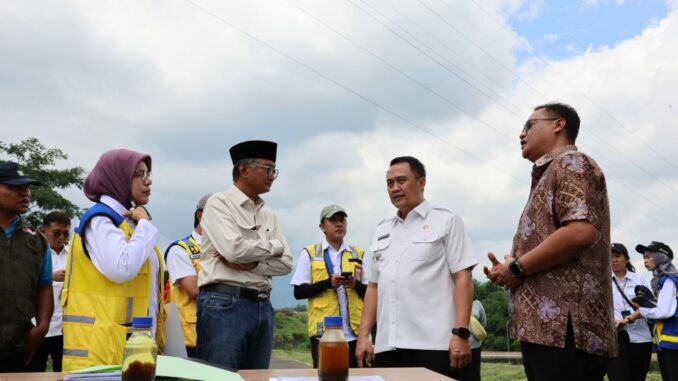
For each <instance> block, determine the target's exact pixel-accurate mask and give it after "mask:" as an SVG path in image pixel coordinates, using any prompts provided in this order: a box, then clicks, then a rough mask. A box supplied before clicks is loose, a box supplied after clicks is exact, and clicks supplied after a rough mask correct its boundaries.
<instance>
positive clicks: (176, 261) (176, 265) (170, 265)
mask: <svg viewBox="0 0 678 381" xmlns="http://www.w3.org/2000/svg"><path fill="white" fill-rule="evenodd" d="M191 237H193V239H194V240H195V242H197V243H198V245H200V244H201V242H202V236H201V235H200V234H198V233H197V232H196V231H195V230H193V233H191ZM201 254H202V253H201ZM167 271H169V275H170V279H172V283H173V284H176V283H177V281H178V280H179V279H182V278H186V277H187V276H198V272H197V271H195V267H194V266H193V262H192V261H191V257H190V256H188V254H187V253H186V249H184V248H183V247H181V246H179V245H174V246H172V247H171V248H170V249H169V252H167Z"/></svg>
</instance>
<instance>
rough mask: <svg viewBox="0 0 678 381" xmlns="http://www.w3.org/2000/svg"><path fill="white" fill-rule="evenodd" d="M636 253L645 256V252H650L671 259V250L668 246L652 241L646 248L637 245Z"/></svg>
mask: <svg viewBox="0 0 678 381" xmlns="http://www.w3.org/2000/svg"><path fill="white" fill-rule="evenodd" d="M636 251H637V252H639V253H640V254H645V252H646V251H651V252H653V253H662V254H666V255H667V256H668V257H669V258H671V259H673V250H671V248H670V247H669V245H667V244H665V243H664V242H659V241H652V243H650V244H649V245H647V246H643V245H637V246H636Z"/></svg>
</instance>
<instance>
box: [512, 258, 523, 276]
mask: <svg viewBox="0 0 678 381" xmlns="http://www.w3.org/2000/svg"><path fill="white" fill-rule="evenodd" d="M508 268H509V271H510V272H511V275H513V277H514V278H520V277H522V276H523V275H525V270H523V266H521V265H520V262H518V260H517V259H514V260H513V262H511V263H509V265H508Z"/></svg>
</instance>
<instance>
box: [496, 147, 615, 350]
mask: <svg viewBox="0 0 678 381" xmlns="http://www.w3.org/2000/svg"><path fill="white" fill-rule="evenodd" d="M578 220H585V221H588V222H589V223H591V224H592V225H593V226H594V227H595V228H596V229H597V230H598V235H597V238H596V241H595V243H594V244H593V245H591V246H590V247H588V248H586V249H583V250H582V251H581V253H580V254H579V255H578V256H577V257H576V258H574V259H572V260H570V261H569V262H567V263H564V264H562V265H560V266H558V267H554V268H552V269H549V270H546V271H543V272H540V273H538V274H535V275H533V276H530V277H527V278H525V280H524V282H523V283H522V284H521V285H520V286H519V287H518V288H517V289H516V290H515V291H514V292H512V293H511V296H510V301H509V315H510V318H511V336H512V337H513V338H515V339H518V340H520V341H526V342H530V343H535V344H541V345H546V346H551V347H559V348H563V347H564V346H565V334H566V332H567V320H568V316H569V318H570V319H571V321H572V327H573V329H574V338H575V345H576V347H577V349H579V350H582V351H584V352H587V353H592V354H595V355H600V356H604V357H611V356H615V355H616V353H617V339H616V332H615V328H614V315H613V306H612V286H611V282H610V274H611V272H612V270H611V267H610V211H609V206H608V200H607V187H606V185H605V176H604V175H603V172H602V171H601V169H600V168H599V167H598V165H597V164H596V162H595V161H593V159H591V158H590V157H588V156H586V155H584V154H583V153H581V152H578V151H577V147H576V146H574V145H569V146H565V147H560V148H557V149H555V150H553V151H551V152H549V153H548V154H546V155H544V156H542V157H541V158H540V159H539V160H537V161H536V162H535V165H534V168H533V170H532V186H531V190H530V197H529V199H528V200H527V205H525V209H524V210H523V214H522V216H521V217H520V223H519V224H518V232H517V233H516V235H515V237H514V238H513V249H512V253H511V255H512V256H514V257H515V258H520V257H521V256H523V255H525V254H526V253H528V252H530V250H532V249H534V248H535V247H537V246H538V245H539V244H541V243H542V242H543V241H544V240H545V239H546V238H547V237H548V236H550V235H551V234H553V233H554V232H555V231H556V230H557V229H558V228H560V227H562V226H564V224H565V223H566V222H568V221H578Z"/></svg>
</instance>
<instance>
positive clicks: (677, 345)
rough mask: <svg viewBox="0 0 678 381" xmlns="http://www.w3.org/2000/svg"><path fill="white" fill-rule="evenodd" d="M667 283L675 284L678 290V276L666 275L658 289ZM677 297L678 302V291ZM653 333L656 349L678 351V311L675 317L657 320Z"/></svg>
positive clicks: (660, 281)
mask: <svg viewBox="0 0 678 381" xmlns="http://www.w3.org/2000/svg"><path fill="white" fill-rule="evenodd" d="M667 281H669V282H673V283H674V284H675V285H676V287H677V288H678V276H676V275H673V274H665V275H664V276H662V278H661V279H660V280H659V284H658V287H659V289H660V290H661V288H662V287H663V286H664V283H665V282H667ZM675 297H676V300H678V290H677V291H676V295H675ZM652 331H653V335H652V343H653V344H654V347H655V349H657V348H658V349H660V350H661V349H669V350H678V309H677V310H676V311H675V312H674V313H673V316H671V317H669V318H667V319H662V320H656V321H655V322H654V327H653V329H652Z"/></svg>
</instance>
